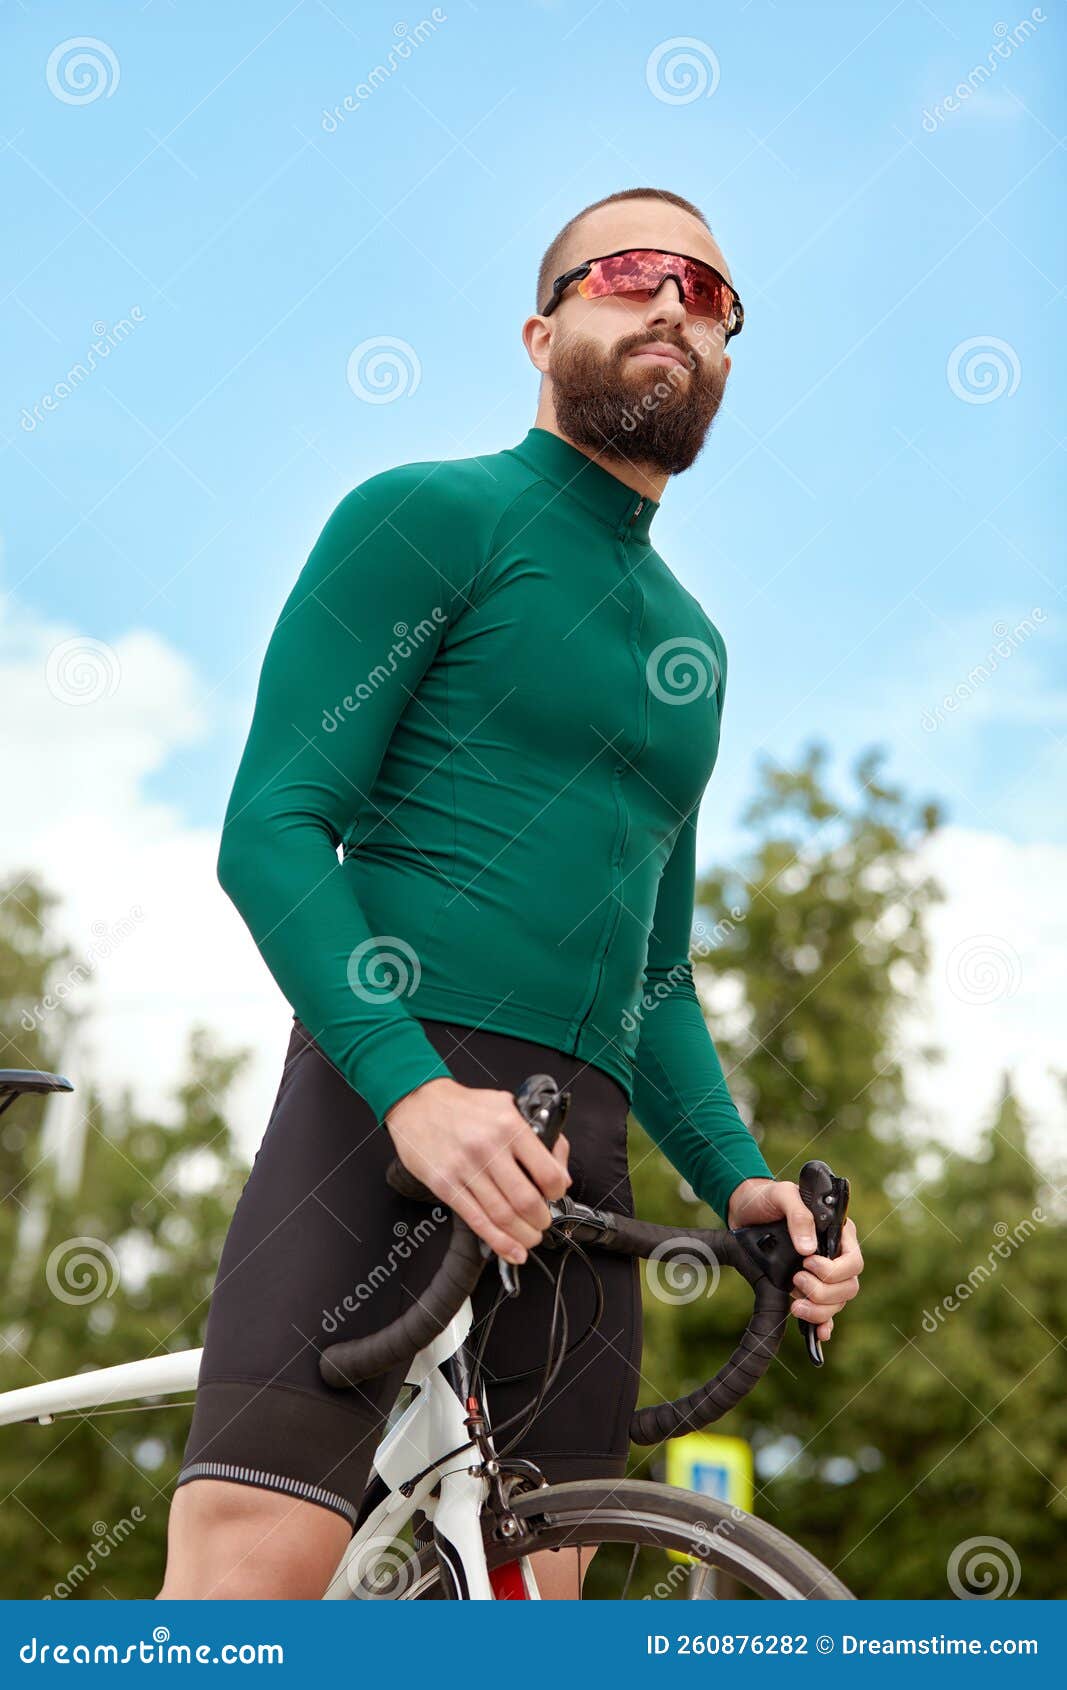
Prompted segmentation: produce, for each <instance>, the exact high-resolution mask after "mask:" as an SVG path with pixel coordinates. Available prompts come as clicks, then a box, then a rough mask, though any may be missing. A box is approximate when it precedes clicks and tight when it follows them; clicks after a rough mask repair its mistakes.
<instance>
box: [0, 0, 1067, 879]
mask: <svg viewBox="0 0 1067 1690" xmlns="http://www.w3.org/2000/svg"><path fill="white" fill-rule="evenodd" d="M1024 20H1027V21H1026V23H1025V28H1024V29H1021V30H1020V29H1019V28H1018V26H1019V25H1020V24H1023V22H1024ZM420 21H421V22H422V23H423V24H424V25H425V27H423V28H421V29H420V28H419V27H418V26H419V25H420ZM5 22H6V35H7V44H6V49H5V54H4V61H5V62H4V67H3V76H4V81H5V83H6V88H5V92H4V100H3V110H4V117H3V137H4V141H5V143H6V144H5V147H4V150H3V152H2V154H0V157H2V165H3V171H4V207H5V219H4V221H5V227H6V233H7V236H8V240H7V242H6V243H5V246H6V253H7V257H6V262H5V266H4V268H5V285H4V289H3V308H2V311H0V324H2V333H3V367H4V372H5V382H4V406H3V417H2V421H0V435H2V441H3V451H2V455H0V457H2V465H3V504H2V515H0V523H2V531H3V544H4V551H3V560H2V564H0V593H2V594H3V603H4V609H5V616H6V617H7V618H8V620H9V621H10V619H11V618H16V619H21V621H22V624H23V625H25V624H26V622H27V619H28V620H29V622H31V623H32V622H33V621H34V619H37V620H39V621H40V622H41V623H42V625H46V626H47V627H49V628H51V629H53V630H57V629H58V630H62V631H64V632H65V633H66V635H67V636H68V637H71V638H75V639H80V640H89V641H99V642H103V643H104V645H105V646H106V647H108V648H110V649H122V650H130V651H132V650H134V649H136V650H140V651H142V652H143V651H150V652H151V653H154V654H155V657H154V658H153V661H154V662H155V661H158V664H159V672H160V675H161V677H162V676H163V674H164V672H165V673H166V674H168V675H169V674H170V673H171V668H170V667H169V665H176V666H177V668H178V669H180V670H181V672H182V674H183V675H184V676H185V680H184V681H183V683H182V685H183V687H184V688H185V691H184V692H183V694H182V704H181V711H180V714H181V716H182V720H181V721H179V720H178V715H179V712H178V711H175V712H174V713H172V714H173V719H171V718H170V717H169V716H168V710H169V705H168V704H167V695H166V693H165V689H164V687H163V681H162V679H161V681H160V686H159V697H158V699H157V713H156V715H155V716H154V717H152V721H151V725H145V727H144V738H145V742H146V746H147V749H144V748H142V750H141V751H139V752H138V753H137V756H138V757H139V759H140V760H139V762H138V763H137V774H136V780H137V782H138V785H139V791H140V793H141V796H142V798H143V799H144V801H145V802H146V803H149V804H162V805H165V806H168V807H169V808H168V812H167V813H168V814H170V815H171V816H172V817H177V818H179V820H180V822H181V824H182V825H183V826H184V827H186V828H188V829H190V830H194V831H196V830H202V832H203V834H204V836H205V837H206V838H207V839H209V840H210V838H211V837H212V836H213V835H217V830H218V827H219V824H220V822H221V817H222V812H223V809H224V806H225V802H226V798H227V796H228V792H229V786H230V782H231V780H232V777H233V773H234V770H235V767H236V763H237V759H238V757H239V754H240V749H241V745H242V743H243V737H244V733H245V730H246V727H247V723H248V720H249V715H250V711H251V703H252V697H253V692H254V687H255V681H256V676H257V673H258V666H259V662H260V659H261V657H262V652H263V648H264V646H265V643H266V640H267V637H268V635H269V631H270V628H271V626H272V625H273V622H274V620H275V618H276V616H277V613H278V610H279V609H280V606H281V604H282V602H283V600H284V598H285V596H286V594H287V592H288V590H289V588H290V586H291V584H292V581H293V579H294V578H295V576H296V574H297V572H298V571H299V569H300V567H301V564H302V562H303V560H304V557H305V556H306V553H307V551H308V549H309V547H310V545H311V543H312V541H313V540H314V537H315V535H316V533H317V532H318V530H319V528H320V527H321V525H322V523H323V521H324V520H325V518H326V516H327V515H328V513H329V511H330V510H331V509H332V507H333V505H334V504H335V503H336V502H337V500H338V499H339V498H340V497H341V496H342V495H343V494H344V493H345V492H346V491H347V490H348V489H349V488H350V487H351V486H353V485H355V484H356V483H358V482H359V481H361V480H362V479H364V478H365V477H366V476H367V475H369V474H372V473H374V472H376V471H377V470H380V469H382V468H383V467H386V466H388V465H391V464H394V463H397V462H402V461H405V460H413V459H426V458H436V457H452V456H461V455H464V454H467V453H472V452H481V451H486V450H493V449H496V448H498V447H500V446H504V445H507V444H511V443H514V442H515V441H516V440H517V439H519V438H520V437H521V436H522V434H524V433H525V431H526V428H527V427H528V426H529V423H530V421H531V419H532V415H533V410H534V405H535V399H536V385H535V379H534V375H533V372H532V370H531V369H530V367H529V365H528V364H527V361H526V359H525V355H524V353H523V351H522V347H521V344H520V340H519V326H520V324H521V321H522V318H523V315H524V314H525V312H526V311H527V310H529V309H530V308H531V293H532V282H533V277H534V274H535V272H536V268H537V264H538V261H539V258H540V255H541V253H542V251H543V249H544V247H545V246H546V245H547V243H548V241H549V240H550V238H551V237H552V236H553V235H554V233H555V232H556V230H557V229H558V227H559V226H560V224H561V223H562V222H563V221H565V220H566V218H568V217H569V216H570V215H571V214H572V213H573V212H574V211H575V210H576V209H577V208H578V207H580V206H581V205H583V204H585V203H587V202H589V201H591V200H593V199H596V198H598V197H599V196H601V195H603V194H605V193H608V192H611V191H612V190H615V189H618V188H622V187H628V186H633V185H640V184H651V185H653V186H662V187H667V188H670V189H673V190H675V191H677V192H680V193H682V194H684V195H686V196H688V197H690V198H692V199H694V200H695V201H696V202H697V203H699V204H700V205H701V206H702V207H703V208H704V209H705V210H706V212H707V215H708V217H709V220H710V221H711V224H712V226H713V228H714V230H715V232H716V234H717V236H718V238H719V240H720V243H721V245H722V246H723V248H724V249H725V251H726V253H727V255H728V257H729V260H730V263H731V266H732V269H733V272H734V275H735V277H736V279H737V281H738V285H739V288H740V291H741V293H742V296H743V298H744V300H745V304H746V311H747V320H746V327H745V333H744V335H743V336H742V338H741V339H740V341H738V342H737V343H736V347H735V352H736V359H735V369H734V373H733V376H732V378H731V382H730V387H729V393H728V400H727V403H726V406H725V408H724V412H723V414H722V415H721V417H720V419H719V421H718V423H717V425H716V429H715V432H714V435H713V438H712V441H711V443H710V445H709V447H708V449H707V450H706V452H705V454H704V455H703V457H702V458H701V459H700V460H699V462H698V464H697V465H696V466H695V467H694V469H693V470H691V471H690V472H689V473H688V474H687V475H686V476H684V477H682V478H679V480H678V481H677V482H676V483H675V484H674V485H673V486H671V487H670V488H669V489H668V492H667V495H666V498H665V501H664V506H663V509H662V511H661V512H660V514H659V516H658V517H657V539H658V543H659V546H660V549H661V551H662V552H663V554H664V556H665V557H666V559H667V561H668V562H669V563H670V564H671V565H672V567H673V568H674V569H675V570H676V572H677V573H678V574H679V575H680V576H681V577H682V579H683V580H684V581H685V582H686V584H687V585H688V586H689V587H690V588H691V589H692V590H693V591H694V592H696V593H697V594H698V596H699V597H700V598H701V600H702V602H703V603H704V604H705V606H706V608H707V609H708V611H709V612H710V614H711V615H712V616H713V617H714V619H715V620H716V621H717V622H718V623H719V625H720V627H721V628H722V629H723V632H724V634H725V637H726V640H727V644H728V647H729V652H730V664H731V667H730V692H729V699H728V703H727V719H726V725H725V733H724V740H723V750H722V754H721V758H720V765H719V769H718V770H717V772H716V775H715V777H714V780H713V783H712V787H711V789H710V790H709V794H708V797H707V799H706V802H705V805H704V810H703V814H702V825H701V841H702V845H701V848H702V853H703V855H704V857H705V859H706V860H711V859H712V858H713V857H714V858H723V857H725V856H729V855H730V854H732V853H734V852H736V850H737V849H738V848H739V835H738V831H737V822H738V817H739V814H740V811H741V809H742V807H743V804H744V801H745V799H746V798H747V796H748V795H749V794H750V793H751V790H752V786H753V781H754V771H755V767H756V763H757V761H758V759H759V758H760V757H761V756H763V755H771V756H773V757H776V758H779V759H783V760H789V759H791V758H794V757H796V756H797V754H798V753H799V751H800V749H801V748H802V747H803V746H804V744H805V743H806V742H808V741H809V740H811V739H813V738H817V739H822V740H824V741H825V742H827V743H828V744H829V745H830V747H831V748H832V750H833V752H834V754H835V756H836V757H837V758H838V759H840V760H841V765H843V763H844V761H845V760H847V759H849V758H851V756H852V755H853V754H855V753H856V752H858V751H859V750H860V749H862V748H864V747H865V746H867V745H870V744H871V743H874V742H879V743H882V744H884V745H886V746H887V747H888V749H889V752H890V767H891V769H892V771H893V772H894V773H895V774H896V775H897V776H898V777H900V778H901V779H902V780H903V781H904V782H905V783H906V784H907V785H908V786H909V787H910V788H912V789H913V790H915V791H916V792H917V793H921V794H923V795H928V796H934V797H938V798H940V799H942V800H943V801H944V802H945V803H946V805H947V807H948V809H949V812H950V815H951V818H952V820H953V822H954V824H956V825H957V826H958V827H959V828H960V829H964V830H970V831H972V832H974V833H980V834H983V835H984V834H991V835H995V836H996V837H997V839H998V840H1002V841H1007V842H1009V843H1010V844H1012V845H1014V846H1016V847H1018V848H1019V849H1027V848H1030V847H1033V848H1039V847H1042V846H1045V845H1048V844H1055V843H1057V842H1062V841H1063V837H1064V805H1063V802H1062V787H1063V776H1064V739H1065V736H1067V685H1065V682H1064V662H1063V653H1064V639H1063V631H1064V607H1063V599H1062V588H1063V573H1062V561H1061V553H1062V542H1061V535H1062V529H1063V520H1062V519H1063V496H1062V485H1063V446H1062V442H1061V434H1060V430H1061V428H1062V424H1061V423H1060V422H1059V421H1058V418H1057V415H1056V409H1057V408H1056V407H1055V405H1054V396H1058V394H1060V393H1062V391H1063V389H1064V379H1063V378H1064V371H1063V367H1062V366H1063V347H1064V343H1065V335H1064V324H1065V314H1067V296H1065V294H1064V291H1063V275H1064V265H1063V256H1064V255H1063V244H1064V234H1063V229H1064V218H1063V179H1064V162H1065V160H1064V151H1063V147H1062V144H1061V143H1060V141H1059V137H1060V135H1061V134H1062V133H1063V128H1064V111H1063V107H1064V97H1063V82H1064V27H1063V20H1062V9H1061V8H1060V7H1058V6H1056V5H1054V4H1051V3H1050V4H1048V5H1046V6H1045V7H1044V8H1040V7H1038V8H1035V9H1033V10H1028V9H1024V8H1023V7H1022V5H1021V0H1020V4H1019V7H1018V9H1002V10H999V11H998V10H995V9H993V8H992V7H990V6H986V5H984V4H974V3H973V0H972V3H969V4H962V3H956V0H936V3H935V4H934V5H927V4H925V3H924V0H899V3H898V4H896V5H889V4H888V3H886V0H878V3H877V4H869V3H860V4H847V5H846V4H840V5H836V6H835V5H804V6H796V5H785V4H777V5H772V4H770V3H769V0H750V3H749V4H747V5H730V6H725V5H722V6H717V5H716V6H711V5H702V6H695V5H677V4H657V5H655V6H649V5H640V4H634V3H631V4H627V5H623V4H621V3H619V0H601V3H600V4H596V5H591V4H589V3H588V0H575V3H571V0H558V3H554V4H549V3H546V4H533V3H528V0H517V3H513V4H508V5H506V6H505V5H496V6H493V5H489V4H484V3H483V4H480V5H475V4H472V3H470V0H448V3H447V4H446V5H444V6H442V7H439V8H437V10H436V12H435V11H434V10H433V9H431V8H429V7H426V8H424V9H422V10H412V11H410V12H407V13H400V12H399V11H398V8H396V7H395V6H393V5H390V6H388V7H386V6H383V5H380V4H364V5H360V6H358V7H357V6H355V5H353V4H350V3H348V0H332V3H331V4H329V5H326V4H322V3H315V0H303V3H302V4H297V5H288V4H287V3H286V0H278V4H277V5H275V6H267V5H257V6H255V7H251V6H233V7H226V8H223V7H219V6H217V5H209V4H207V3H206V0H200V3H197V0H189V3H183V4H182V5H181V6H173V5H168V4H167V3H166V0H154V3H151V4H149V5H147V6H143V7H136V8H130V7H125V6H119V5H115V4H108V3H106V0H97V3H96V4H94V6H93V7H92V8H89V9H88V10H86V9H85V8H83V7H81V6H79V5H67V4H59V5H50V6H48V7H47V8H45V7H38V6H32V5H28V6H22V7H19V6H8V7H7V8H5ZM416 35H417V37H418V39H417V40H416ZM83 37H89V38H91V42H90V45H89V47H88V48H82V49H78V48H76V47H75V48H71V47H70V46H69V44H70V43H71V42H77V41H79V40H80V39H81V38H83ZM403 40H406V41H407V43H408V49H407V56H406V57H398V56H397V55H396V52H395V49H396V48H397V46H398V44H399V43H400V42H401V41H403ZM93 43H95V45H94V44H93ZM998 45H999V48H1000V53H999V55H998V52H997V51H996V49H997V47H998ZM64 49H65V50H64ZM391 49H393V50H394V51H393V53H392V57H391V56H390V54H391ZM79 52H80V53H82V54H83V55H85V54H87V55H88V62H87V68H86V69H85V70H84V74H83V73H82V72H79V70H78V68H77V65H76V64H75V63H73V60H75V59H76V58H77V55H78V53H79ZM375 66H383V67H385V69H386V72H387V74H385V75H381V76H379V77H377V78H376V85H375V86H374V87H372V88H371V89H370V91H369V92H368V90H367V88H366V87H365V86H364V87H363V88H362V92H361V85H364V84H366V83H367V80H368V78H369V77H370V75H371V73H372V72H373V71H374V67H375ZM975 67H983V68H982V69H981V70H980V71H979V74H978V75H977V76H975V75H972V72H973V71H974V69H975ZM969 77H970V83H969V84H968V78H969ZM961 83H962V84H964V85H965V86H964V93H963V94H962V95H956V96H955V97H953V90H955V89H957V87H958V86H959V85H960V84H961ZM88 95H92V96H93V97H87V96H88ZM346 96H349V97H350V103H356V102H358V103H357V104H356V109H354V110H352V109H349V110H347V111H346V110H345V109H344V105H343V102H344V100H345V97H346ZM946 96H948V97H949V101H948V103H947V104H946ZM953 107H954V108H955V109H952V108H953ZM338 109H339V111H340V116H339V117H334V118H330V117H329V116H327V115H325V114H328V113H329V112H330V111H331V110H333V111H335V112H336V111H338ZM123 319H125V320H126V323H127V325H129V326H128V327H127V328H126V329H125V330H124V331H123V338H121V339H120V340H119V341H118V343H117V344H115V346H114V347H113V349H112V350H111V351H110V352H109V355H108V356H107V358H106V360H103V361H102V362H101V364H100V366H99V367H98V368H97V369H95V370H93V371H92V372H90V374H89V375H88V377H87V379H85V380H84V381H81V382H79V383H77V384H76V385H75V388H74V390H73V391H72V392H71V393H70V394H69V396H66V397H57V386H58V385H59V384H62V383H63V382H64V379H65V377H66V374H67V372H68V371H69V370H70V369H71V367H72V366H73V365H74V364H76V363H77V362H78V361H79V360H81V361H84V360H85V359H86V358H87V357H88V355H89V351H90V347H91V345H92V343H93V340H94V337H96V336H97V335H98V334H99V331H100V328H101V325H103V327H104V329H105V331H106V330H107V329H108V328H110V327H111V326H113V325H115V324H116V323H120V322H121V321H122V320H123ZM377 337H388V338H389V339H391V340H394V341H395V340H399V341H401V342H403V343H405V348H406V350H403V352H402V359H403V362H404V379H403V382H402V385H404V386H406V389H407V391H406V392H404V393H403V394H402V395H400V396H398V397H396V398H394V399H393V400H391V401H390V402H388V403H369V402H368V401H367V400H365V399H361V398H360V397H358V396H357V394H356V393H355V392H354V391H353V388H352V386H351V385H350V384H349V381H348V380H347V378H346V371H347V369H348V366H349V359H350V356H351V354H352V353H353V350H354V349H355V348H357V347H359V346H361V345H362V344H363V343H364V342H366V341H368V340H373V339H375V338H377ZM416 373H417V380H416V379H415V376H416ZM46 395H52V396H53V401H54V404H53V408H51V409H47V410H45V409H43V408H42V404H43V400H44V398H45V396H46ZM35 408H36V412H37V414H36V417H35V414H34V413H35ZM31 424H32V425H33V426H31ZM1013 629H1014V630H1017V632H1016V633H1014V634H1011V633H1009V634H1008V635H1007V636H1005V633H1004V630H1013ZM998 638H999V639H1000V641H1001V644H1002V646H1003V645H1004V644H1005V643H1006V644H1007V647H1008V650H1007V655H1003V654H1002V655H1001V656H1000V657H999V658H997V659H996V661H995V665H991V664H990V661H989V658H990V654H991V653H993V652H994V650H995V646H996V643H997V641H998ZM131 642H132V644H131ZM137 642H140V644H138V643H137ZM976 668H978V669H984V671H985V673H984V675H979V676H978V678H977V679H975V671H976ZM128 672H130V673H132V670H129V671H128ZM968 676H971V677H972V678H971V679H970V680H968ZM36 685H37V683H36V681H34V680H33V679H32V678H31V679H27V681H26V687H25V691H24V695H23V707H24V711H25V713H26V714H25V719H27V720H28V719H29V718H30V717H31V716H32V715H33V714H34V712H35V710H36V709H37V702H38V697H37V690H36ZM958 688H962V696H961V697H960V699H959V702H958V704H957V707H956V708H955V709H954V710H952V711H950V712H945V711H944V710H942V719H940V720H939V719H938V717H937V710H938V707H939V705H940V704H941V701H942V700H943V699H944V697H945V696H946V695H949V694H952V693H954V692H955V691H956V689H958ZM120 690H121V689H120ZM128 696H130V697H131V698H132V694H131V695H128ZM139 708H140V713H141V714H143V715H144V716H145V717H146V718H147V717H150V716H151V715H152V711H151V708H150V707H149V706H141V707H139ZM101 720H102V718H101ZM931 721H933V723H934V726H933V728H931V726H930V723H931ZM168 722H169V731H168ZM90 749H91V748H90ZM48 754H49V747H48V745H47V743H46V744H45V746H44V748H43V750H42V752H41V755H42V756H45V757H47V756H48ZM132 778H133V777H131V779H132ZM98 801H99V803H100V805H101V806H102V807H106V806H107V804H108V803H109V802H110V801H111V795H110V793H109V792H108V791H107V789H106V788H103V787H102V788H101V790H100V792H99V794H98Z"/></svg>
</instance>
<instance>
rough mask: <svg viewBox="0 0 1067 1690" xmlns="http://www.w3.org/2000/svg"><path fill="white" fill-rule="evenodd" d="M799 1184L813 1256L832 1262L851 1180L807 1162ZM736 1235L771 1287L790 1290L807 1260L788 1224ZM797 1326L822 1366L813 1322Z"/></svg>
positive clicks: (750, 1228)
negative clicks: (812, 1236)
mask: <svg viewBox="0 0 1067 1690" xmlns="http://www.w3.org/2000/svg"><path fill="white" fill-rule="evenodd" d="M797 1183H798V1185H799V1187H800V1195H801V1197H802V1198H803V1200H804V1205H805V1207H806V1208H807V1210H808V1211H809V1213H810V1215H811V1218H812V1220H813V1221H814V1222H815V1240H816V1243H815V1251H814V1252H813V1253H814V1254H815V1255H819V1256H827V1257H829V1259H830V1260H831V1261H833V1259H834V1258H835V1257H836V1256H839V1255H840V1253H841V1235H842V1233H843V1232H844V1229H845V1218H846V1216H847V1214H848V1199H849V1183H848V1180H847V1179H845V1178H843V1177H841V1176H838V1175H837V1174H835V1173H833V1172H832V1171H831V1169H830V1168H828V1167H827V1165H826V1163H825V1162H805V1164H804V1166H803V1167H802V1168H801V1170H800V1179H799V1180H798V1182H797ZM733 1234H734V1237H735V1238H736V1239H738V1241H739V1242H740V1243H741V1244H742V1245H743V1246H744V1249H745V1252H746V1254H747V1255H749V1256H750V1257H751V1259H752V1260H753V1261H754V1262H755V1263H756V1265H757V1266H758V1267H759V1268H760V1269H761V1271H762V1272H763V1273H765V1274H766V1276H767V1278H768V1279H769V1280H770V1281H771V1284H772V1285H777V1286H778V1288H779V1290H782V1291H788V1290H789V1288H790V1286H791V1285H792V1283H793V1275H794V1274H795V1273H796V1271H797V1269H798V1268H799V1267H800V1266H801V1264H802V1263H803V1260H804V1258H803V1256H801V1255H800V1253H799V1252H798V1251H797V1249H796V1248H795V1246H794V1244H793V1241H792V1239H791V1238H790V1236H789V1228H788V1227H787V1225H786V1223H785V1221H771V1222H769V1223H765V1224H764V1225H763V1226H742V1227H735V1228H733ZM797 1324H798V1325H799V1327H800V1331H801V1336H802V1337H803V1339H804V1343H805V1345H806V1347H807V1351H808V1360H809V1361H810V1362H811V1364H812V1366H813V1367H821V1366H822V1365H823V1353H822V1345H821V1344H820V1343H819V1337H818V1333H817V1330H816V1328H815V1326H814V1325H813V1324H812V1322H811V1321H810V1320H801V1321H798V1322H797Z"/></svg>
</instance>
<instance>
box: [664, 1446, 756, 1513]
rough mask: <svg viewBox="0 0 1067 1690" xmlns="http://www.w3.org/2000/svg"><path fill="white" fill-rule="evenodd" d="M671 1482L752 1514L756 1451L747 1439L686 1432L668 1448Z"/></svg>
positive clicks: (668, 1475)
mask: <svg viewBox="0 0 1067 1690" xmlns="http://www.w3.org/2000/svg"><path fill="white" fill-rule="evenodd" d="M667 1483H668V1484H669V1485H680V1486H681V1488H682V1489H683V1490H695V1491H699V1493H700V1494H701V1496H714V1497H716V1498H717V1499H718V1501H719V1502H725V1503H727V1504H728V1505H729V1506H732V1507H734V1508H743V1509H744V1510H745V1513H746V1514H751V1513H752V1507H753V1479H752V1449H751V1446H750V1445H749V1444H747V1443H746V1442H745V1440H744V1438H724V1437H722V1436H721V1435H720V1434H719V1433H718V1432H686V1433H685V1435H684V1436H683V1437H680V1438H672V1439H671V1441H670V1443H669V1444H668V1445H667Z"/></svg>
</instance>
